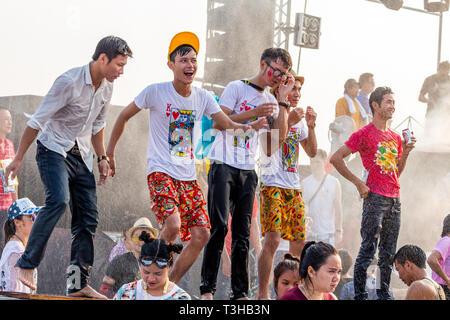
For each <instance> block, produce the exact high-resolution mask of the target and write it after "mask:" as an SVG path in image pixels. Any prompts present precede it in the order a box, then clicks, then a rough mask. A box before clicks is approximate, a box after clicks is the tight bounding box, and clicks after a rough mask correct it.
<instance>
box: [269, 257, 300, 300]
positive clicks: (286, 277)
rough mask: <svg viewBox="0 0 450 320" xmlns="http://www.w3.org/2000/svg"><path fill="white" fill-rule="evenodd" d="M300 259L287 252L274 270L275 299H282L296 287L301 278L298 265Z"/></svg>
mask: <svg viewBox="0 0 450 320" xmlns="http://www.w3.org/2000/svg"><path fill="white" fill-rule="evenodd" d="M299 263H300V260H299V259H298V258H296V257H293V256H292V255H291V254H289V253H286V254H285V255H284V258H283V260H282V261H280V262H279V263H278V264H277V265H276V267H275V269H274V270H273V290H274V293H275V299H277V300H278V299H280V298H281V297H282V296H283V295H284V294H285V293H286V292H287V291H288V290H290V289H292V288H294V287H295V286H296V285H297V284H298V282H299V280H300V278H299V274H298V266H299Z"/></svg>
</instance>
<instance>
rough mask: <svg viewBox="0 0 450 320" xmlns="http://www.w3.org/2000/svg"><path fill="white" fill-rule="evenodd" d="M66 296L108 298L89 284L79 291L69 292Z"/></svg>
mask: <svg viewBox="0 0 450 320" xmlns="http://www.w3.org/2000/svg"><path fill="white" fill-rule="evenodd" d="M68 296H69V297H88V298H94V299H104V300H108V298H107V297H106V296H104V295H102V294H100V293H98V292H97V291H95V290H94V289H93V288H92V287H91V286H89V285H87V286H86V287H84V288H83V289H81V290H80V291H77V292H73V293H69V294H68Z"/></svg>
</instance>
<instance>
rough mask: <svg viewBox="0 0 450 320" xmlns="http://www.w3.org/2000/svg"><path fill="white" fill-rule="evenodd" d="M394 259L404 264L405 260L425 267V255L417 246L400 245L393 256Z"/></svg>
mask: <svg viewBox="0 0 450 320" xmlns="http://www.w3.org/2000/svg"><path fill="white" fill-rule="evenodd" d="M394 261H397V263H399V264H400V265H402V266H403V265H404V264H405V262H406V261H409V262H412V263H414V264H415V265H416V266H418V267H419V268H422V269H425V267H426V265H425V263H426V261H427V256H426V254H425V252H424V251H423V250H422V249H420V248H419V247H418V246H415V245H413V244H407V245H404V246H403V247H401V248H400V249H399V250H398V251H397V253H396V254H395V256H394Z"/></svg>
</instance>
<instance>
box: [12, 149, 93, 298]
mask: <svg viewBox="0 0 450 320" xmlns="http://www.w3.org/2000/svg"><path fill="white" fill-rule="evenodd" d="M37 145H38V146H37V150H36V161H37V165H38V169H39V173H40V175H41V180H42V183H43V184H44V190H45V206H44V207H43V208H42V209H41V210H40V211H39V213H38V215H37V218H36V221H35V222H34V225H33V228H32V229H31V233H30V237H29V239H28V243H27V246H26V248H25V252H24V254H23V255H22V257H21V258H20V259H19V260H18V261H17V264H16V266H18V267H20V268H24V269H33V268H37V266H38V265H39V263H40V262H41V260H42V258H43V256H44V252H45V248H46V245H47V242H48V239H49V238H50V235H51V233H52V232H53V229H54V228H55V226H56V224H57V222H58V220H59V219H60V218H61V216H62V215H63V214H64V212H65V210H66V208H67V207H68V206H70V211H71V213H72V225H71V232H72V247H71V255H70V265H71V270H78V268H79V278H77V279H75V284H76V285H75V286H74V287H72V286H71V288H68V290H67V292H68V293H72V292H76V291H79V290H81V289H83V288H84V287H85V286H86V285H87V281H88V279H89V273H90V270H91V268H92V265H93V263H94V234H95V231H96V228H97V224H98V210H97V194H96V184H95V177H94V174H93V172H91V171H89V169H88V168H87V167H86V165H85V164H84V162H83V160H82V158H81V157H80V156H75V155H73V154H71V153H70V152H68V153H67V157H66V158H64V157H63V156H62V155H60V154H59V153H56V152H54V151H51V150H49V149H47V148H46V147H44V146H43V145H42V144H41V143H40V142H39V141H38V142H37ZM68 270H69V269H68ZM74 272H75V273H76V272H77V271H74ZM70 274H72V272H70ZM76 276H77V275H76ZM67 277H69V272H68V274H67ZM78 280H79V281H78Z"/></svg>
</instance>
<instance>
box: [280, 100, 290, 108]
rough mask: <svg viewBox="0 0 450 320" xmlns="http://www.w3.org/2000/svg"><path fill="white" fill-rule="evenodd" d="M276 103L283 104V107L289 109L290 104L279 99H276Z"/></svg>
mask: <svg viewBox="0 0 450 320" xmlns="http://www.w3.org/2000/svg"><path fill="white" fill-rule="evenodd" d="M278 105H280V106H283V107H285V108H286V109H289V107H290V104H289V103H286V102H281V101H278Z"/></svg>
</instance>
